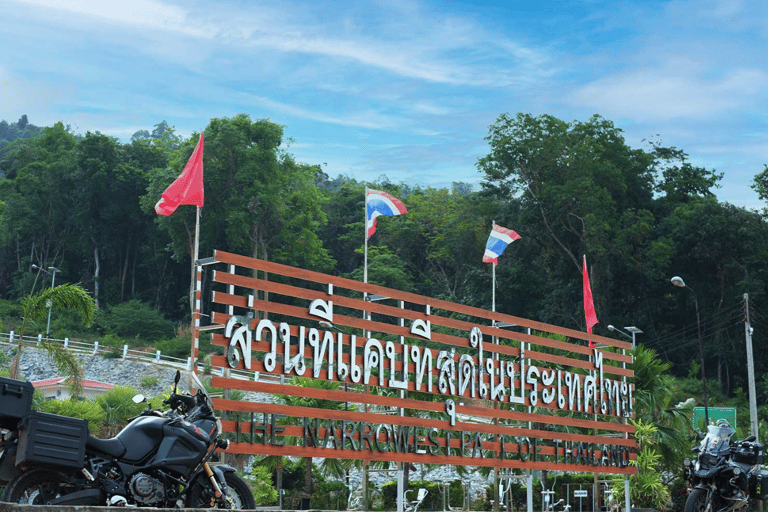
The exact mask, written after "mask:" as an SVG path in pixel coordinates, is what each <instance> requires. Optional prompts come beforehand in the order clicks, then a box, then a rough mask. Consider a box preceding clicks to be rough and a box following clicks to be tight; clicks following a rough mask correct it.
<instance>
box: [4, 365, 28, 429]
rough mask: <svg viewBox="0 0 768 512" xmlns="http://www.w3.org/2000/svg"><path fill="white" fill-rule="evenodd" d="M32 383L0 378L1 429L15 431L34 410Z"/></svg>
mask: <svg viewBox="0 0 768 512" xmlns="http://www.w3.org/2000/svg"><path fill="white" fill-rule="evenodd" d="M34 392H35V388H33V387H32V383H31V382H22V381H20V380H14V379H6V378H4V377H0V428H4V429H7V430H15V429H16V426H17V425H18V424H19V421H21V419H22V418H24V417H25V416H26V415H27V414H29V412H30V410H31V408H32V395H33V394H34Z"/></svg>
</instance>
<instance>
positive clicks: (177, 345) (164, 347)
mask: <svg viewBox="0 0 768 512" xmlns="http://www.w3.org/2000/svg"><path fill="white" fill-rule="evenodd" d="M191 347H192V340H191V338H188V337H185V336H177V337H175V338H172V339H168V340H163V341H160V342H158V343H156V344H155V348H156V349H157V350H159V351H160V352H162V353H163V355H165V356H170V357H176V358H179V359H184V358H186V357H189V355H190V353H191Z"/></svg>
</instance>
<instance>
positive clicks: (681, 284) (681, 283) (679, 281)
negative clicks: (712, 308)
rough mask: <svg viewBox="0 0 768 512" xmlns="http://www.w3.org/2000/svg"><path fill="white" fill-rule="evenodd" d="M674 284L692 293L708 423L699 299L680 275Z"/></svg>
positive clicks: (705, 416) (705, 415) (707, 423)
mask: <svg viewBox="0 0 768 512" xmlns="http://www.w3.org/2000/svg"><path fill="white" fill-rule="evenodd" d="M670 281H671V282H672V284H673V285H674V286H677V287H678V288H687V289H688V290H690V291H691V293H692V294H693V305H694V307H695V308H696V331H697V333H698V336H699V362H700V363H701V387H702V390H703V392H704V422H705V424H706V425H709V400H708V398H707V377H706V374H705V373H704V345H703V344H702V342H701V318H700V317H699V299H698V297H697V296H696V292H695V291H694V290H693V288H691V287H690V286H686V284H685V281H683V278H682V277H680V276H675V277H673V278H672V279H671V280H670Z"/></svg>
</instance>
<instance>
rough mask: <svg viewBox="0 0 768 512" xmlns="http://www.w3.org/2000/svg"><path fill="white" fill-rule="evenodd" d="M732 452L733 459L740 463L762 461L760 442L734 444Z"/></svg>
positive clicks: (758, 462)
mask: <svg viewBox="0 0 768 512" xmlns="http://www.w3.org/2000/svg"><path fill="white" fill-rule="evenodd" d="M735 448H736V449H735V451H734V452H733V461H734V462H740V463H742V464H752V465H755V464H762V463H763V445H762V443H746V442H741V443H738V444H737V445H736V446H735Z"/></svg>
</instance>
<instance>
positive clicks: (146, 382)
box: [141, 375, 157, 389]
mask: <svg viewBox="0 0 768 512" xmlns="http://www.w3.org/2000/svg"><path fill="white" fill-rule="evenodd" d="M154 386H157V377H151V376H149V375H147V376H146V377H142V378H141V387H142V388H144V389H147V388H151V387H154Z"/></svg>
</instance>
